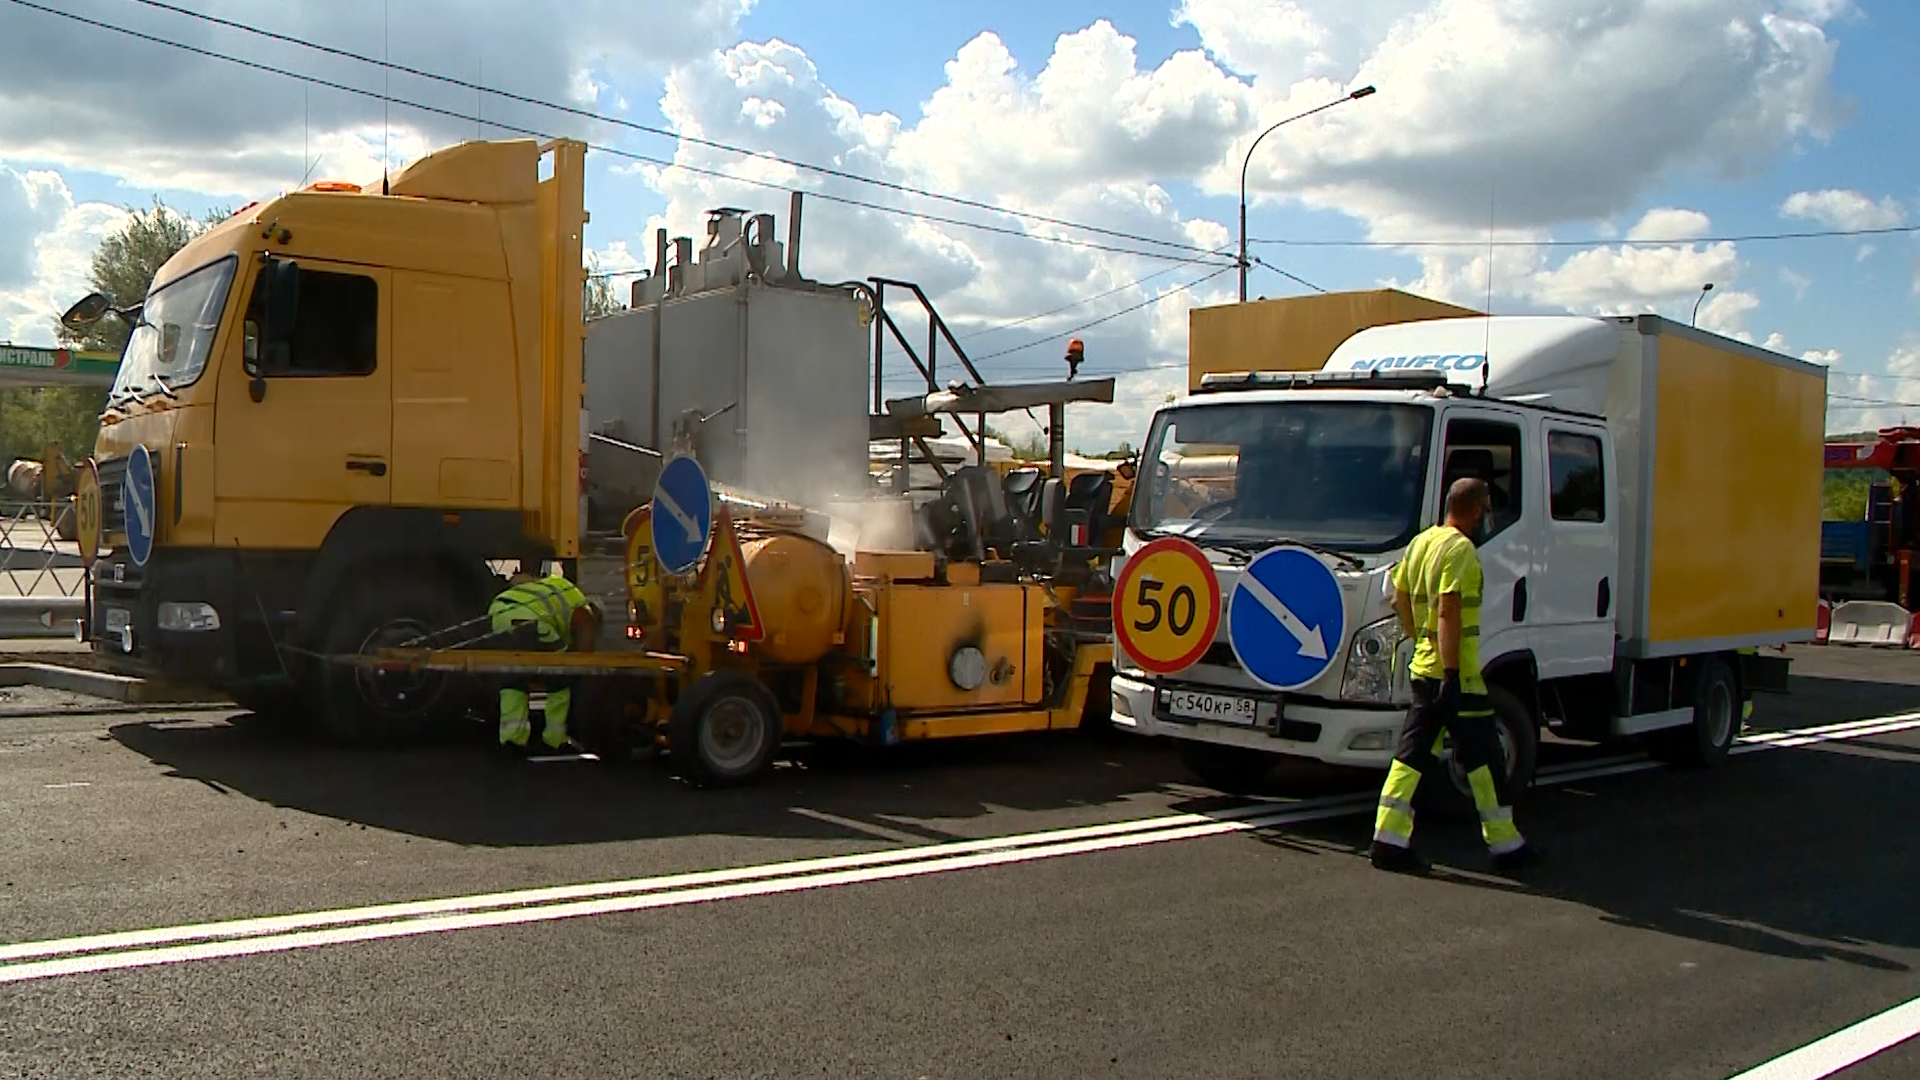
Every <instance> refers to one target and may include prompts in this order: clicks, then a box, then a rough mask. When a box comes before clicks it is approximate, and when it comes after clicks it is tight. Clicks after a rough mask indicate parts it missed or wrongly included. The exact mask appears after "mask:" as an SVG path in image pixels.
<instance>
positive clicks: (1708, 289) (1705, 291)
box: [1687, 281, 1713, 326]
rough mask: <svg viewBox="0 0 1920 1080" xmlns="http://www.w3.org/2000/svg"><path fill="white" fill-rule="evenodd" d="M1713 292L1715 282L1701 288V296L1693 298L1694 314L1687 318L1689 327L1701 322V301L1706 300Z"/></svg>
mask: <svg viewBox="0 0 1920 1080" xmlns="http://www.w3.org/2000/svg"><path fill="white" fill-rule="evenodd" d="M1712 291H1713V282H1711V281H1709V282H1707V283H1706V284H1705V285H1702V286H1700V295H1699V296H1696V297H1694V298H1693V314H1692V315H1690V316H1688V317H1687V325H1688V326H1692V325H1694V324H1695V323H1697V322H1699V321H1700V301H1702V300H1705V299H1706V298H1707V294H1708V293H1710V292H1712Z"/></svg>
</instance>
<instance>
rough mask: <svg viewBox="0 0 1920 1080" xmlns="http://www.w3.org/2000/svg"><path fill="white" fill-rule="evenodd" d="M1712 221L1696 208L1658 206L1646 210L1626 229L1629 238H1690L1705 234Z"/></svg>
mask: <svg viewBox="0 0 1920 1080" xmlns="http://www.w3.org/2000/svg"><path fill="white" fill-rule="evenodd" d="M1712 227H1713V222H1712V220H1711V219H1709V218H1708V217H1707V215H1705V214H1703V213H1701V212H1700V211H1698V210H1681V209H1676V208H1674V207H1667V206H1663V207H1658V208H1656V209H1653V210H1649V211H1647V212H1646V213H1645V214H1644V215H1642V216H1641V218H1640V220H1639V221H1637V222H1635V223H1634V226H1633V228H1631V229H1628V230H1627V239H1629V240H1639V241H1646V240H1692V239H1694V238H1695V237H1698V236H1705V235H1706V234H1707V230H1708V229H1710V228H1712Z"/></svg>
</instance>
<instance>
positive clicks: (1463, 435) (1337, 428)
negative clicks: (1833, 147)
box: [1113, 315, 1826, 811]
mask: <svg viewBox="0 0 1920 1080" xmlns="http://www.w3.org/2000/svg"><path fill="white" fill-rule="evenodd" d="M1825 415H1826V369H1825V368H1823V367H1820V366H1819V365H1816V364H1810V363H1806V362H1804V361H1800V360H1796V359H1792V358H1790V357H1786V356H1781V355H1778V354H1775V353H1772V352H1769V351H1766V350H1763V349H1759V348H1755V347H1753V346H1751V345H1747V344H1743V343H1741V342H1739V341H1735V340H1732V339H1729V338H1725V337H1721V336H1718V335H1714V334H1708V333H1705V332H1702V331H1698V330H1694V329H1691V328H1688V327H1684V326H1680V325H1677V324H1675V323H1672V322H1669V321H1666V320H1663V319H1660V318H1658V317H1655V316H1650V315H1649V316H1639V317H1620V318H1587V317H1576V316H1503V317H1494V318H1478V317H1476V318H1465V319H1441V320H1429V321H1422V322H1412V323H1404V324H1399V325H1394V326H1383V327H1375V328H1372V329H1367V330H1362V331H1361V332H1359V333H1357V334H1355V335H1353V336H1352V337H1350V338H1348V339H1347V341H1346V342H1345V343H1344V344H1342V345H1341V346H1340V347H1339V348H1338V349H1337V350H1336V351H1335V352H1334V353H1333V355H1332V356H1331V357H1330V358H1329V359H1328V360H1327V362H1326V364H1325V366H1324V367H1323V368H1322V369H1321V370H1320V371H1316V372H1308V373H1297V372H1295V373H1287V372H1253V373H1248V374H1220V375H1210V376H1207V377H1206V378H1205V379H1204V380H1203V381H1202V385H1201V387H1200V389H1199V390H1198V391H1197V392H1196V393H1195V394H1194V395H1192V396H1190V397H1188V398H1186V399H1184V400H1181V401H1179V402H1176V403H1174V404H1170V405H1168V406H1166V407H1164V408H1162V409H1161V410H1160V411H1159V412H1158V413H1157V414H1156V415H1155V417H1154V420H1153V427H1152V430H1151V433H1150V434H1149V435H1148V437H1147V440H1146V443H1145V447H1144V449H1143V451H1142V457H1141V462H1142V465H1141V474H1142V475H1141V479H1140V484H1141V487H1140V491H1139V494H1138V495H1137V496H1136V497H1135V499H1134V501H1133V508H1132V512H1131V516H1130V518H1129V523H1128V530H1127V535H1126V539H1125V544H1124V548H1123V554H1122V555H1121V556H1120V557H1119V559H1117V560H1116V566H1115V576H1116V580H1119V579H1120V574H1119V571H1120V569H1121V566H1122V565H1123V564H1124V560H1125V559H1126V558H1127V557H1128V556H1129V555H1131V554H1132V553H1133V552H1135V551H1138V550H1139V549H1140V548H1141V546H1143V545H1144V544H1145V543H1147V542H1148V541H1150V540H1153V539H1155V538H1157V537H1162V536H1180V537H1184V538H1186V539H1187V540H1189V541H1191V542H1192V543H1194V544H1196V545H1198V546H1199V548H1200V549H1201V550H1202V551H1203V552H1204V553H1205V554H1206V556H1207V558H1208V559H1209V561H1210V562H1211V563H1212V565H1213V568H1214V573H1215V575H1216V577H1217V578H1218V580H1219V585H1220V594H1221V596H1222V601H1221V604H1222V606H1223V607H1227V606H1228V605H1229V604H1230V601H1231V597H1232V595H1233V592H1234V584H1235V582H1236V580H1237V578H1238V575H1239V573H1241V569H1240V568H1242V567H1244V566H1245V565H1246V564H1247V562H1248V561H1249V559H1250V558H1252V557H1253V556H1255V555H1257V554H1258V553H1259V552H1261V551H1262V550H1264V549H1267V548H1269V547H1271V546H1274V545H1279V544H1283V543H1291V544H1293V545H1297V546H1301V547H1305V548H1308V549H1309V550H1311V551H1312V552H1313V553H1314V554H1315V555H1317V556H1318V557H1319V558H1320V559H1321V560H1322V561H1323V562H1324V563H1325V564H1326V565H1327V567H1328V568H1329V569H1330V570H1331V571H1332V573H1333V575H1334V578H1335V580H1337V582H1338V586H1339V593H1340V598H1339V600H1338V601H1337V602H1336V608H1337V607H1338V606H1342V605H1343V606H1344V618H1343V619H1342V620H1341V621H1342V622H1343V624H1344V629H1343V630H1342V632H1341V634H1340V636H1339V638H1338V639H1337V641H1336V640H1329V641H1327V642H1325V648H1324V655H1325V659H1324V664H1325V668H1324V671H1323V672H1321V673H1320V674H1318V675H1317V676H1309V678H1310V680H1311V681H1309V682H1306V683H1304V684H1301V685H1299V686H1298V687H1297V688H1296V689H1294V690H1292V691H1291V692H1287V693H1277V692H1273V691H1272V690H1270V689H1268V686H1267V685H1266V684H1263V683H1262V682H1261V681H1258V680H1256V679H1255V678H1254V677H1252V676H1251V675H1249V674H1248V672H1247V671H1246V670H1244V669H1243V668H1242V666H1241V664H1240V662H1239V659H1238V655H1237V654H1236V652H1235V649H1234V648H1233V645H1232V643H1231V642H1230V640H1229V626H1230V624H1231V620H1230V618H1228V617H1226V613H1225V612H1223V613H1222V617H1221V618H1219V619H1218V620H1217V625H1218V627H1219V629H1218V630H1217V632H1216V636H1215V638H1214V640H1213V643H1212V644H1211V646H1210V647H1208V648H1206V650H1205V651H1204V653H1203V654H1202V655H1200V657H1199V659H1198V660H1197V661H1195V662H1193V663H1192V664H1191V666H1189V667H1187V668H1185V669H1184V670H1178V671H1173V672H1170V673H1167V674H1162V675H1153V674H1149V673H1148V671H1146V670H1144V669H1143V667H1142V664H1141V663H1140V662H1139V661H1137V660H1136V659H1134V658H1133V657H1131V656H1129V655H1127V654H1126V652H1125V651H1124V649H1123V648H1119V647H1116V651H1115V659H1114V667H1115V672H1114V678H1113V720H1114V723H1115V724H1116V725H1117V726H1119V727H1120V728H1121V729H1122V730H1131V731H1134V732H1137V733H1139V734H1142V735H1149V736H1164V737H1167V738H1173V739H1179V740H1181V741H1182V749H1183V753H1184V756H1185V759H1186V762H1187V764H1188V766H1189V768H1191V769H1192V771H1193V772H1194V773H1195V774H1196V775H1198V776H1200V777H1201V778H1202V779H1203V780H1206V781H1208V782H1210V783H1213V784H1215V785H1216V786H1220V787H1222V788H1226V789H1236V788H1241V787H1244V786H1246V785H1249V784H1252V783H1255V782H1257V781H1258V780H1259V779H1261V778H1262V777H1264V776H1265V774H1266V773H1267V772H1268V771H1269V769H1270V767H1271V766H1272V765H1273V763H1274V762H1275V761H1276V759H1277V756H1278V755H1291V756H1295V757H1302V758H1311V759H1314V760H1318V761H1322V762H1327V763H1330V764H1335V765H1346V766H1359V767H1373V768H1381V769H1384V768H1385V767H1386V766H1387V764H1388V763H1389V762H1390V761H1391V759H1392V755H1393V750H1394V745H1395V740H1396V739H1397V737H1398V735H1399V730H1400V727H1401V724H1402V721H1403V718H1404V715H1405V707H1406V704H1407V702H1408V701H1409V697H1410V694H1409V689H1408V675H1407V662H1408V659H1409V657H1410V655H1411V652H1412V642H1411V641H1409V640H1406V639H1405V638H1403V636H1402V633H1401V630H1400V627H1399V623H1398V620H1397V619H1396V617H1395V616H1394V614H1393V609H1392V606H1391V605H1392V597H1393V587H1392V585H1391V583H1390V579H1389V575H1390V573H1391V571H1392V568H1393V566H1394V564H1395V563H1396V562H1398V561H1399V559H1400V558H1401V557H1402V555H1403V554H1404V553H1405V552H1406V549H1407V545H1408V543H1409V542H1410V541H1411V540H1412V539H1413V537H1414V536H1415V535H1416V534H1417V533H1418V532H1419V531H1420V530H1421V529H1423V528H1425V527H1426V526H1428V525H1430V524H1433V523H1434V522H1435V521H1437V520H1438V517H1439V508H1440V503H1441V498H1442V493H1443V492H1444V491H1445V490H1446V488H1447V486H1448V485H1449V484H1450V483H1451V482H1452V481H1453V480H1455V479H1456V478H1458V477H1461V476H1467V475H1474V476H1479V477H1480V478H1482V479H1484V480H1486V481H1487V482H1488V483H1489V485H1490V486H1491V488H1492V492H1493V512H1492V514H1491V515H1490V521H1489V523H1488V526H1487V528H1486V529H1485V531H1484V533H1483V535H1482V537H1481V539H1480V540H1479V545H1480V547H1479V553H1480V558H1481V562H1482V565H1483V567H1484V570H1485V581H1486V584H1485V598H1484V602H1483V606H1482V608H1481V612H1480V626H1481V643H1480V656H1481V658H1482V663H1483V667H1484V670H1485V672H1486V678H1487V683H1488V686H1489V690H1490V696H1491V698H1492V703H1493V707H1494V710H1495V713H1496V716H1497V722H1498V726H1499V734H1500V740H1501V744H1502V747H1503V749H1504V750H1505V752H1506V768H1507V770H1508V775H1509V777H1510V779H1511V780H1512V782H1513V790H1514V791H1516V792H1519V791H1521V790H1523V789H1524V787H1525V786H1526V784H1527V783H1528V782H1529V781H1530V780H1531V777H1532V773H1533V766H1534V759H1535V753H1536V747H1537V742H1538V737H1539V733H1540V731H1541V730H1542V729H1543V728H1548V727H1550V728H1551V729H1552V730H1553V731H1554V732H1555V733H1556V735H1561V736H1564V737H1568V738H1573V739H1579V740H1584V741H1595V742H1601V741H1608V740H1612V739H1621V738H1639V739H1643V740H1644V741H1646V742H1648V743H1649V744H1650V745H1651V746H1652V747H1653V749H1654V750H1655V751H1656V752H1658V753H1660V754H1662V755H1663V756H1666V757H1668V758H1670V759H1673V760H1677V761H1682V762H1686V763H1689V764H1695V765H1710V764H1713V763H1715V762H1717V761H1718V760H1719V759H1720V758H1721V757H1722V756H1723V755H1724V754H1725V753H1726V751H1727V749H1728V747H1729V746H1730V745H1731V743H1732V742H1733V739H1734V737H1735V735H1736V734H1737V732H1738V731H1739V730H1740V728H1741V727H1742V725H1743V722H1744V720H1745V718H1746V717H1748V716H1749V715H1750V714H1751V709H1752V694H1753V693H1754V692H1755V691H1773V692H1784V690H1785V688H1786V664H1787V661H1786V658H1785V657H1784V656H1781V655H1778V654H1777V653H1774V652H1773V651H1772V650H1770V649H1769V650H1768V651H1767V652H1762V651H1761V650H1762V649H1763V648H1766V647H1769V646H1779V645H1784V644H1786V643H1790V642H1798V641H1809V640H1812V639H1813V636H1814V623H1815V611H1816V606H1817V600H1818V596H1817V593H1818V576H1819V556H1820V553H1819V544H1820V512H1821V460H1822V459H1821V446H1822V443H1823V438H1824V423H1825ZM1249 595H1251V594H1249ZM1123 599H1124V598H1122V597H1116V598H1115V603H1116V608H1115V611H1116V616H1118V613H1119V612H1120V610H1121V604H1122V601H1123ZM1203 624H1204V621H1203ZM1243 644H1244V643H1243ZM1305 651H1307V650H1305V649H1304V648H1303V652H1305ZM1313 651H1316V652H1318V651H1321V650H1313ZM1148 666H1154V665H1148ZM1267 682H1268V684H1270V683H1271V680H1268V681H1267ZM1443 760H1444V762H1445V764H1446V771H1447V773H1448V774H1449V776H1450V777H1451V780H1452V783H1451V784H1440V783H1431V784H1425V785H1422V791H1423V793H1425V797H1426V798H1427V799H1429V800H1431V801H1430V802H1429V805H1436V806H1439V807H1442V808H1444V809H1449V810H1455V811H1457V810H1459V809H1461V808H1463V807H1464V806H1467V805H1470V803H1468V799H1469V797H1470V793H1469V790H1468V788H1467V786H1466V779H1465V776H1464V774H1462V772H1461V771H1460V769H1459V768H1458V766H1457V765H1456V764H1455V763H1454V762H1453V761H1452V755H1451V749H1450V748H1449V749H1448V751H1447V753H1445V754H1443Z"/></svg>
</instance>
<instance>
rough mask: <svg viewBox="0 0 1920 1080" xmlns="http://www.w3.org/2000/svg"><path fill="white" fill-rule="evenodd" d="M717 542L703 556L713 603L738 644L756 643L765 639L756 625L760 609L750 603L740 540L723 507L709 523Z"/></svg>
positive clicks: (745, 565) (763, 632) (730, 518)
mask: <svg viewBox="0 0 1920 1080" xmlns="http://www.w3.org/2000/svg"><path fill="white" fill-rule="evenodd" d="M713 532H714V539H715V540H716V541H717V542H716V543H715V544H714V546H713V549H712V551H711V553H710V554H709V555H708V556H707V573H708V575H710V577H709V579H708V580H709V581H710V582H711V583H712V596H713V602H714V603H715V604H716V605H718V606H719V607H720V609H721V610H722V611H724V612H726V615H727V628H728V630H729V631H731V633H732V634H733V636H734V637H735V638H736V639H738V640H741V641H759V640H760V639H761V638H763V637H765V636H766V628H765V627H764V626H762V625H761V623H760V608H759V606H758V605H757V604H755V603H754V601H753V586H752V584H750V583H749V582H748V581H747V559H746V556H745V555H744V554H743V553H742V552H741V550H740V538H739V536H737V535H735V533H734V531H733V515H731V514H729V513H728V512H727V504H726V503H721V504H720V512H719V514H718V515H716V516H715V517H714V520H713Z"/></svg>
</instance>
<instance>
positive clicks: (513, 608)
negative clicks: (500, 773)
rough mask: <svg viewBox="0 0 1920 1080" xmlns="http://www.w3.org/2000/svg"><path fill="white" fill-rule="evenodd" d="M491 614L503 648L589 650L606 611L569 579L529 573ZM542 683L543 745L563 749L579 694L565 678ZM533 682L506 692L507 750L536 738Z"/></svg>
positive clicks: (518, 577) (511, 685)
mask: <svg viewBox="0 0 1920 1080" xmlns="http://www.w3.org/2000/svg"><path fill="white" fill-rule="evenodd" d="M487 614H488V616H489V617H490V618H491V619H492V620H493V632H494V633H495V634H496V635H498V636H499V637H501V638H502V639H504V640H503V642H502V644H501V646H500V647H501V648H523V649H543V650H548V651H552V652H565V651H566V650H567V649H568V648H569V647H572V648H573V649H575V650H576V651H585V650H587V649H591V648H593V641H594V638H595V636H596V635H597V633H598V630H599V623H600V609H599V608H598V607H597V606H596V605H595V604H594V603H593V602H592V601H590V600H588V599H587V596H586V594H585V593H583V592H581V591H580V588H579V586H577V585H575V584H574V583H573V582H571V581H568V580H567V579H566V577H565V576H564V575H562V574H553V575H550V576H548V577H544V578H543V577H540V576H539V575H537V574H533V573H529V572H526V571H522V572H520V573H518V574H515V575H514V576H513V578H512V581H511V583H510V584H509V585H508V587H507V589H506V591H504V592H502V593H501V594H500V595H499V596H496V597H494V600H493V604H492V606H491V607H489V608H488V611H487ZM540 681H541V682H542V683H544V684H545V686H546V690H547V706H546V722H545V723H544V725H542V730H541V733H540V734H541V741H542V742H544V743H546V744H547V746H548V748H550V749H554V750H558V749H560V748H561V747H563V746H565V745H566V744H567V709H568V707H569V706H570V705H571V704H572V698H573V694H572V691H571V688H570V686H569V685H568V683H567V681H566V680H564V679H553V678H546V679H542V680H540ZM532 684H533V680H530V679H525V678H520V677H510V678H509V681H508V682H507V683H506V685H504V686H502V687H501V689H500V746H501V748H502V749H510V750H524V749H526V747H527V743H528V742H529V741H530V740H531V739H532V737H533V720H532V717H531V715H530V712H529V702H528V697H527V692H528V690H530V689H531V688H532Z"/></svg>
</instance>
